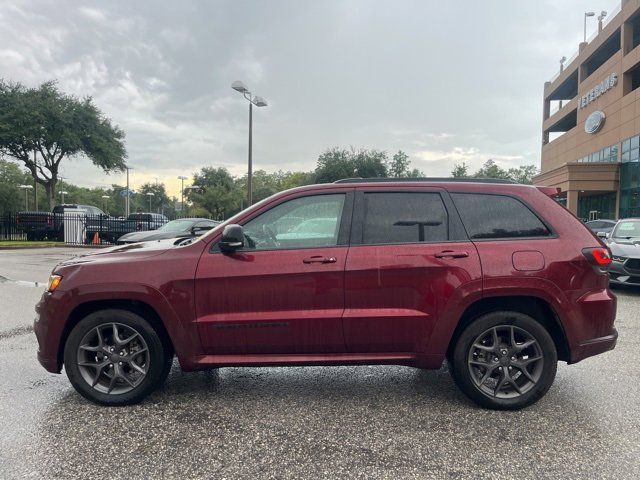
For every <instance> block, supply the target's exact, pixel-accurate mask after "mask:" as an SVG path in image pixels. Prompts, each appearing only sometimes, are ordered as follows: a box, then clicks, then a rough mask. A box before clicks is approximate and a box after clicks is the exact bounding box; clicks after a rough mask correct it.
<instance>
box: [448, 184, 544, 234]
mask: <svg viewBox="0 0 640 480" xmlns="http://www.w3.org/2000/svg"><path fill="white" fill-rule="evenodd" d="M451 198H453V202H454V203H455V205H456V208H457V209H458V212H459V213H460V217H461V218H462V223H464V226H465V228H466V229H467V233H468V234H469V238H471V239H488V238H518V237H546V236H549V235H550V234H551V232H550V231H549V229H548V228H547V227H546V226H545V225H544V223H542V221H541V220H540V219H539V218H538V217H537V216H536V214H535V213H533V212H532V211H531V210H530V209H529V207H527V206H526V205H525V204H524V203H522V202H521V201H520V200H518V199H516V198H513V197H509V196H506V195H498V194H479V193H452V194H451Z"/></svg>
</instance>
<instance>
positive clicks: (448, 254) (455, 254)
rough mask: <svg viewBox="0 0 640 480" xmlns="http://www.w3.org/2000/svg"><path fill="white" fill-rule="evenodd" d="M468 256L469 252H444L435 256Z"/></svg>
mask: <svg viewBox="0 0 640 480" xmlns="http://www.w3.org/2000/svg"><path fill="white" fill-rule="evenodd" d="M468 256H469V253H468V252H454V251H453V250H444V251H443V252H439V253H436V254H435V255H434V257H436V258H466V257H468Z"/></svg>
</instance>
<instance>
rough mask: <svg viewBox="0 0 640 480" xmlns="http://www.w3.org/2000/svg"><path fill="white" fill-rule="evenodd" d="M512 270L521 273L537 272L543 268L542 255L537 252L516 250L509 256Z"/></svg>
mask: <svg viewBox="0 0 640 480" xmlns="http://www.w3.org/2000/svg"><path fill="white" fill-rule="evenodd" d="M511 260H512V262H513V268H515V269H516V270H518V271H521V272H537V271H539V270H542V269H543V268H544V255H542V253H540V252H538V251H537V250H518V251H516V252H513V255H512V256H511Z"/></svg>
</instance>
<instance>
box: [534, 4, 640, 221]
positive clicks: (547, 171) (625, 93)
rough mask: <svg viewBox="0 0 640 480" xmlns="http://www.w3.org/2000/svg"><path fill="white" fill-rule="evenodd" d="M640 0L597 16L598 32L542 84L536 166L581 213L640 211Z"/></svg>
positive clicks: (544, 181)
mask: <svg viewBox="0 0 640 480" xmlns="http://www.w3.org/2000/svg"><path fill="white" fill-rule="evenodd" d="M639 87H640V0H622V3H621V4H620V5H619V7H618V8H616V10H615V11H613V12H610V13H609V14H608V16H606V17H605V18H604V19H602V18H598V31H597V33H596V34H595V35H594V36H593V37H592V38H590V39H588V40H587V41H586V42H583V43H581V44H580V45H579V47H578V52H577V53H576V54H575V55H574V56H573V57H572V58H571V59H569V60H566V61H564V64H562V63H561V65H560V71H559V73H558V74H557V75H556V76H555V78H553V79H552V80H551V81H548V82H545V84H544V107H543V122H542V156H541V173H540V175H538V176H537V177H535V178H534V183H535V184H536V185H550V186H556V187H560V189H561V191H562V193H561V201H563V202H565V203H566V206H567V208H568V209H569V210H571V211H572V212H573V213H575V214H576V215H578V217H580V218H583V219H594V218H612V219H615V218H624V217H632V216H636V217H638V216H640V199H639V198H638V197H639V194H640V161H639V159H640V88H639Z"/></svg>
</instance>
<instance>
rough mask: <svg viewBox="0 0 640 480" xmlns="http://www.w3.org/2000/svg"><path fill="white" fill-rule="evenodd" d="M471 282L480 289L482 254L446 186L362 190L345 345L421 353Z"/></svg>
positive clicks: (348, 272) (348, 273)
mask: <svg viewBox="0 0 640 480" xmlns="http://www.w3.org/2000/svg"><path fill="white" fill-rule="evenodd" d="M470 282H475V284H476V285H477V286H478V290H480V285H481V272H480V261H479V258H478V254H477V251H476V248H475V246H474V245H473V243H471V242H470V241H469V240H468V239H466V235H465V233H464V229H463V227H462V223H461V222H460V219H459V218H458V216H457V214H456V213H455V209H454V208H453V206H452V204H451V200H450V198H449V196H448V195H447V193H446V192H445V191H444V190H439V189H428V190H425V189H419V190H415V189H413V190H412V189H410V188H398V189H394V190H392V191H390V190H384V189H381V188H371V189H368V190H366V189H365V190H360V191H358V192H357V194H356V201H355V209H354V219H353V226H352V233H351V248H350V250H349V255H348V257H347V262H346V267H345V313H344V316H343V324H344V332H345V333H344V334H345V342H346V344H347V351H348V352H352V353H364V352H408V353H409V352H415V353H419V352H424V351H425V349H426V345H427V342H428V340H429V338H430V335H431V332H432V331H433V328H434V326H435V324H436V323H437V322H438V320H439V316H440V315H441V313H442V312H443V311H444V310H445V309H446V308H449V306H450V305H451V304H452V303H455V302H456V301H458V302H459V300H460V297H461V295H462V294H461V292H462V287H463V286H464V285H468V284H469V283H470Z"/></svg>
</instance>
